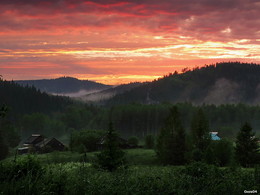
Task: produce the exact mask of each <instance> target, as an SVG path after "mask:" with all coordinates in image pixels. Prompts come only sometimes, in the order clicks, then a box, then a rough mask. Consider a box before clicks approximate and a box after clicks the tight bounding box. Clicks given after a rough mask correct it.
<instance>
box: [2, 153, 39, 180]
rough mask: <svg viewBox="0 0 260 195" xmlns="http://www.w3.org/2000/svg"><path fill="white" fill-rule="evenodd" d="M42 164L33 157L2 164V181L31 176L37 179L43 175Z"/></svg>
mask: <svg viewBox="0 0 260 195" xmlns="http://www.w3.org/2000/svg"><path fill="white" fill-rule="evenodd" d="M43 170H44V169H43V168H42V166H41V164H40V162H39V161H38V160H37V159H36V158H35V157H34V156H31V155H28V156H23V157H20V158H18V159H16V161H15V162H8V163H7V162H6V163H5V164H2V172H1V177H0V181H1V180H5V179H6V178H7V180H13V179H14V180H18V179H21V178H23V177H26V176H28V175H30V176H31V177H36V176H38V175H39V174H42V173H43Z"/></svg>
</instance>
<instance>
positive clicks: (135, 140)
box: [128, 136, 139, 147]
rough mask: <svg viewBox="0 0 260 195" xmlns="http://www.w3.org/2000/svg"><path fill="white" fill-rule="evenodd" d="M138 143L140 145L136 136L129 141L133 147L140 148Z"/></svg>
mask: <svg viewBox="0 0 260 195" xmlns="http://www.w3.org/2000/svg"><path fill="white" fill-rule="evenodd" d="M138 143H139V140H138V137H136V136H132V137H130V138H129V139H128V144H129V145H131V146H133V147H136V146H138Z"/></svg>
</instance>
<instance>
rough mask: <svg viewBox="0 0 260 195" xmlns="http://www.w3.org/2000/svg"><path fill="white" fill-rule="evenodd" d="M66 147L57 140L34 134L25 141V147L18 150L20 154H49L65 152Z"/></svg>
mask: <svg viewBox="0 0 260 195" xmlns="http://www.w3.org/2000/svg"><path fill="white" fill-rule="evenodd" d="M63 150H65V146H64V144H63V143H61V142H60V141H59V140H57V139H56V138H45V137H44V136H42V135H40V134H32V135H31V136H30V137H29V138H28V139H27V140H25V142H24V144H23V147H20V148H18V154H26V153H33V152H37V153H47V152H52V151H63Z"/></svg>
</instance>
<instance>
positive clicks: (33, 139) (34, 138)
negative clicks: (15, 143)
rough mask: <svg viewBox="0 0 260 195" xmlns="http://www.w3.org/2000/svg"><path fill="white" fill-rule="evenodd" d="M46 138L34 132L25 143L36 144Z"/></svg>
mask: <svg viewBox="0 0 260 195" xmlns="http://www.w3.org/2000/svg"><path fill="white" fill-rule="evenodd" d="M43 140H44V137H43V136H42V135H40V134H32V135H31V136H30V137H28V138H27V140H25V142H24V145H32V146H33V145H35V144H37V143H39V142H41V141H43Z"/></svg>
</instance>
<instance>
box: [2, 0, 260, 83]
mask: <svg viewBox="0 0 260 195" xmlns="http://www.w3.org/2000/svg"><path fill="white" fill-rule="evenodd" d="M259 10H260V1H259V0H161V1H159V0H121V1H120V0H89V1H87V0H1V1H0V27H1V30H0V75H2V76H3V78H4V79H7V80H11V79H13V80H25V79H26V80H28V79H42V78H57V77H60V76H72V77H77V78H79V79H89V80H94V81H97V82H101V83H106V84H119V83H128V82H131V81H146V80H153V79H155V78H158V77H160V76H162V75H165V74H168V73H169V72H174V71H175V70H177V71H181V70H182V69H183V68H185V67H190V68H193V67H195V66H201V65H205V64H212V63H215V62H222V61H242V62H254V63H260V11H259Z"/></svg>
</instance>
